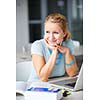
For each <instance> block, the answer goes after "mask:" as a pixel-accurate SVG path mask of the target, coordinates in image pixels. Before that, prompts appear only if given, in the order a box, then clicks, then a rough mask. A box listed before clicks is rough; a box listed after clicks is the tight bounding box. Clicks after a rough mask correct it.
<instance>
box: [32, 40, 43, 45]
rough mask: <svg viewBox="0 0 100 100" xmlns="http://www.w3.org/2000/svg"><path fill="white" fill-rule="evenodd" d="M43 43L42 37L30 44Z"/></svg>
mask: <svg viewBox="0 0 100 100" xmlns="http://www.w3.org/2000/svg"><path fill="white" fill-rule="evenodd" d="M43 43H44V40H43V39H40V40H36V41H34V42H33V43H32V45H41V44H43Z"/></svg>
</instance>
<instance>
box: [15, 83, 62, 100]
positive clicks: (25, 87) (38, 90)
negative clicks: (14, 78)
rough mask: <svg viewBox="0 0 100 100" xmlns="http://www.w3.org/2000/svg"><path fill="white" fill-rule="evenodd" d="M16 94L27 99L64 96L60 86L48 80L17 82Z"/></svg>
mask: <svg viewBox="0 0 100 100" xmlns="http://www.w3.org/2000/svg"><path fill="white" fill-rule="evenodd" d="M16 95H23V96H24V97H25V100H33V99H34V100H60V99H61V98H62V97H63V94H62V91H61V90H60V89H59V88H56V87H52V86H51V85H50V84H49V83H48V82H41V81H37V82H32V83H29V82H16Z"/></svg>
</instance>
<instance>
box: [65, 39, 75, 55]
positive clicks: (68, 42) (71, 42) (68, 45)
mask: <svg viewBox="0 0 100 100" xmlns="http://www.w3.org/2000/svg"><path fill="white" fill-rule="evenodd" d="M65 45H66V46H67V47H68V48H69V49H70V51H71V54H74V53H75V48H74V45H73V41H72V40H71V39H69V40H67V41H65Z"/></svg>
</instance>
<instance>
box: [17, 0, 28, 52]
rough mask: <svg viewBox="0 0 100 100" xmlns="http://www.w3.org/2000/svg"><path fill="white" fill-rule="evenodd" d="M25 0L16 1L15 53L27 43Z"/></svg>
mask: <svg viewBox="0 0 100 100" xmlns="http://www.w3.org/2000/svg"><path fill="white" fill-rule="evenodd" d="M28 34H29V32H28V7H27V0H17V1H16V51H17V52H22V46H23V45H26V44H28V43H29V35H28Z"/></svg>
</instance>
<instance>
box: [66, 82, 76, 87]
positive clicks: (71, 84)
mask: <svg viewBox="0 0 100 100" xmlns="http://www.w3.org/2000/svg"><path fill="white" fill-rule="evenodd" d="M75 84H76V82H74V83H69V84H64V85H67V86H71V87H74V86H75Z"/></svg>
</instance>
